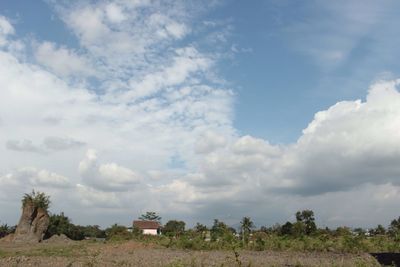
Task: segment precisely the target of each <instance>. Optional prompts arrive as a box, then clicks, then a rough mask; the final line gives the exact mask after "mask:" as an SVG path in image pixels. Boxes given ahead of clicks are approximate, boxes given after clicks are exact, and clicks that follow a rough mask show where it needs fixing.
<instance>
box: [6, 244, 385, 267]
mask: <svg viewBox="0 0 400 267" xmlns="http://www.w3.org/2000/svg"><path fill="white" fill-rule="evenodd" d="M0 266H71V267H72V266H170V267H174V266H243V267H245V266H338V267H339V266H360V267H361V266H379V264H377V262H376V261H375V260H374V259H373V258H372V257H371V256H369V255H368V254H366V253H359V254H351V253H334V252H288V251H249V250H235V251H233V250H212V251H194V250H184V249H172V248H165V247H162V246H158V245H156V244H151V243H143V242H137V241H119V242H106V243H103V242H95V241H68V242H65V241H58V242H49V243H40V244H36V245H24V244H13V243H9V242H0Z"/></svg>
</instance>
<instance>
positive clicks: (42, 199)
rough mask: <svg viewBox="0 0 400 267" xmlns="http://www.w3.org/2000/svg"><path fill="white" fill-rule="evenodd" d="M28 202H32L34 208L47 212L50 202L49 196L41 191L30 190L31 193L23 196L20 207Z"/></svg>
mask: <svg viewBox="0 0 400 267" xmlns="http://www.w3.org/2000/svg"><path fill="white" fill-rule="evenodd" d="M28 203H32V204H33V206H34V207H35V208H41V209H43V210H45V211H46V212H47V211H48V209H49V207H50V203H51V202H50V196H47V195H46V194H45V193H43V192H35V190H32V193H30V194H25V195H24V196H23V198H22V207H25V206H26V205H27V204H28Z"/></svg>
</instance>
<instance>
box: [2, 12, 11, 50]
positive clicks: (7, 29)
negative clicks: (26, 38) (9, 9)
mask: <svg viewBox="0 0 400 267" xmlns="http://www.w3.org/2000/svg"><path fill="white" fill-rule="evenodd" d="M14 33H15V30H14V27H13V26H12V25H11V23H10V22H9V20H8V19H7V18H6V17H4V16H1V15H0V47H2V46H5V45H6V44H7V43H8V37H9V35H13V34H14Z"/></svg>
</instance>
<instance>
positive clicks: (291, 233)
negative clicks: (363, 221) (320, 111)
mask: <svg viewBox="0 0 400 267" xmlns="http://www.w3.org/2000/svg"><path fill="white" fill-rule="evenodd" d="M295 217H296V221H293V222H289V221H288V222H286V223H284V224H282V225H280V224H275V225H273V226H270V227H267V226H261V227H260V228H258V229H257V228H256V227H255V225H254V223H253V222H252V220H251V218H249V217H244V218H243V219H242V220H241V221H240V227H239V229H235V228H232V227H230V226H228V225H227V224H226V223H224V222H223V221H220V220H218V219H215V220H214V222H213V225H212V226H211V227H207V226H206V225H203V224H200V223H197V224H196V225H195V227H194V228H192V229H186V227H185V226H186V224H185V222H183V221H180V220H170V221H168V222H167V223H166V224H165V225H164V226H163V228H162V234H161V235H159V236H149V235H143V234H142V233H141V232H140V231H139V230H138V229H135V228H133V229H132V228H131V227H129V228H128V227H126V226H122V225H118V224H114V225H112V226H110V227H108V228H106V229H101V228H100V227H99V226H98V225H88V226H80V225H75V224H73V223H72V222H71V220H70V219H69V218H68V217H67V216H66V215H65V214H64V213H60V214H52V215H50V225H49V227H48V230H47V232H46V235H45V238H49V237H51V236H52V235H55V234H65V235H66V236H68V237H69V238H71V239H73V240H83V239H85V238H86V239H95V238H101V239H104V240H106V241H107V242H113V241H119V240H136V241H141V242H151V243H156V244H158V245H160V246H164V247H174V248H185V249H196V250H212V249H232V248H234V249H235V248H244V249H251V250H268V249H272V250H294V251H336V252H371V251H374V252H378V251H386V252H389V251H390V252H400V242H399V241H400V217H399V218H398V219H394V220H393V221H392V222H391V223H390V225H389V226H388V227H387V228H385V227H383V226H382V225H378V226H377V227H376V228H374V229H369V230H365V229H362V228H356V229H350V228H349V227H338V228H336V229H329V228H328V227H325V228H318V227H317V225H316V223H315V217H314V212H313V211H312V210H303V211H298V212H297V213H296V214H295ZM139 219H142V220H156V221H160V220H161V217H160V216H158V215H157V214H155V212H148V213H146V214H144V215H142V216H141V217H140V218H139ZM13 231H15V227H9V226H7V225H4V224H3V225H1V226H0V236H1V237H2V236H5V235H7V234H10V233H12V232H13Z"/></svg>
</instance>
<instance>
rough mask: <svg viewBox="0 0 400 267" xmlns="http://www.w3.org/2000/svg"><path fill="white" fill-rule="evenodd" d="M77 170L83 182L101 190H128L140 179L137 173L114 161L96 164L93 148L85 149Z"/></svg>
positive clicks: (95, 154)
mask: <svg viewBox="0 0 400 267" xmlns="http://www.w3.org/2000/svg"><path fill="white" fill-rule="evenodd" d="M79 172H80V174H81V176H82V177H83V181H84V182H85V183H87V184H88V185H90V186H92V187H94V188H96V189H98V190H103V191H129V190H132V189H133V188H134V187H135V186H136V185H137V184H138V183H139V182H140V180H141V179H140V177H139V175H138V174H137V173H135V172H134V171H132V170H130V169H128V168H125V167H122V166H119V165H117V164H116V163H107V164H100V165H98V163H97V153H96V151H94V150H88V151H87V153H86V157H85V158H84V159H83V160H82V161H81V162H80V163H79Z"/></svg>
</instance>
